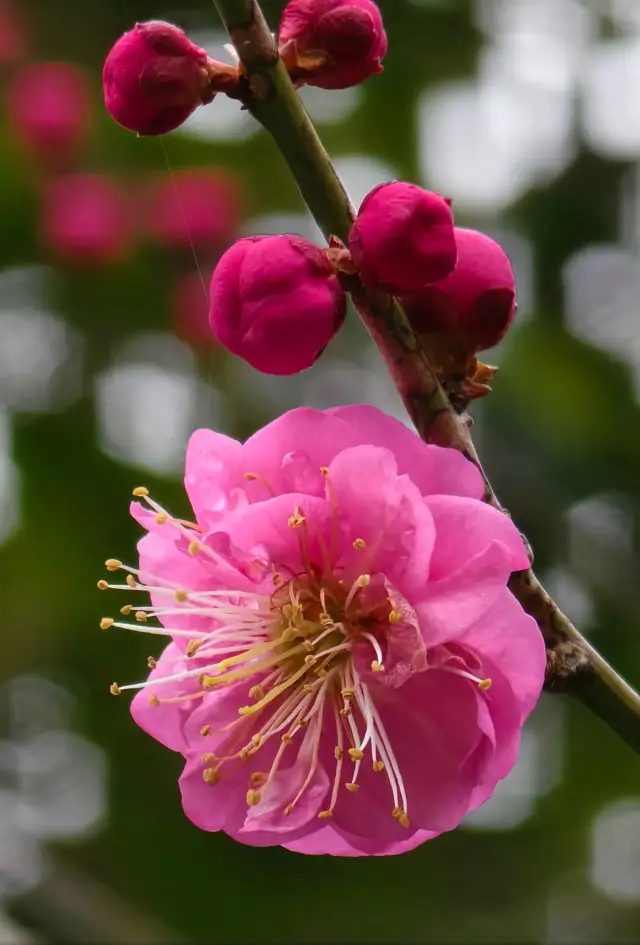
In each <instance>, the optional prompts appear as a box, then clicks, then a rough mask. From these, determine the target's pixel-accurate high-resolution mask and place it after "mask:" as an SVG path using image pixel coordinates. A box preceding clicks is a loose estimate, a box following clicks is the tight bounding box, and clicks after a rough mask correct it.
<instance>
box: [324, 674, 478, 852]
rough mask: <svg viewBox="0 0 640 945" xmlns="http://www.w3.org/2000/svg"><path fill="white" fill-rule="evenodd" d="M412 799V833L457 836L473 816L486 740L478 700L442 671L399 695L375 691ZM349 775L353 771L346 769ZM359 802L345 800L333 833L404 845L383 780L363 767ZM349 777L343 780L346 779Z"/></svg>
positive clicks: (415, 679) (421, 677) (355, 797)
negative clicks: (479, 752)
mask: <svg viewBox="0 0 640 945" xmlns="http://www.w3.org/2000/svg"><path fill="white" fill-rule="evenodd" d="M370 689H371V697H372V699H373V701H374V703H375V705H376V708H377V709H378V711H379V713H380V716H381V718H382V721H383V723H384V727H385V730H386V732H387V735H388V737H389V741H390V743H391V745H392V747H393V751H394V754H395V757H396V759H397V762H398V767H399V770H400V773H401V775H402V778H403V781H404V784H405V787H406V790H407V795H408V815H409V821H410V823H411V826H412V827H414V828H419V829H423V830H429V831H432V832H433V833H442V832H443V831H446V830H452V829H453V828H454V827H456V826H457V825H458V824H459V823H460V820H461V819H462V817H463V816H464V814H465V813H466V812H467V810H468V809H469V801H470V797H471V793H472V791H473V788H474V787H475V784H476V783H477V781H478V772H477V770H476V767H475V765H474V764H473V763H467V760H468V759H470V758H471V759H472V762H473V755H474V751H475V749H476V748H477V747H478V746H479V744H480V743H481V741H482V739H483V735H482V732H481V731H480V729H479V728H478V721H477V717H478V707H477V696H476V690H475V688H474V686H473V685H472V684H471V683H469V682H468V681H467V680H465V679H461V678H460V677H458V676H454V675H452V674H449V673H445V672H443V671H441V670H429V671H427V672H425V673H420V674H417V675H415V676H412V677H411V679H410V680H409V681H408V682H407V683H406V685H405V686H403V687H402V688H401V689H396V690H393V691H390V690H386V689H384V688H383V687H374V686H373V685H372V686H371V687H370ZM347 770H348V769H347ZM360 771H361V776H360V775H359V776H358V782H359V783H360V790H359V791H358V792H357V793H356V794H351V793H349V792H347V791H344V792H343V793H341V795H340V798H339V800H338V803H337V805H336V808H335V812H334V818H333V822H334V823H335V824H336V826H338V827H340V828H341V829H343V830H345V831H347V832H348V833H351V834H354V835H356V836H360V837H365V838H367V839H373V840H376V841H378V842H383V843H385V844H386V843H404V842H406V841H407V839H408V837H407V831H406V828H404V827H402V826H401V825H400V824H399V823H398V821H397V820H396V819H395V818H393V817H392V816H391V810H392V808H393V799H392V793H391V789H390V786H389V783H388V780H387V777H386V774H385V772H374V771H373V770H372V768H371V766H370V765H368V764H364V765H363V766H362V767H361V769H360ZM345 777H346V773H345Z"/></svg>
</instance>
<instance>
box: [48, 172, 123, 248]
mask: <svg viewBox="0 0 640 945" xmlns="http://www.w3.org/2000/svg"><path fill="white" fill-rule="evenodd" d="M41 236H42V240H43V242H44V243H45V245H46V246H47V247H48V248H49V249H50V250H51V251H52V252H53V253H54V254H55V255H57V256H60V257H61V258H63V259H66V260H68V261H69V262H75V263H78V264H80V265H82V264H85V265H103V264H109V263H113V262H117V261H119V260H121V259H123V258H124V257H125V256H126V255H127V254H128V253H129V251H130V249H131V243H132V237H133V221H132V218H131V212H130V208H129V204H128V203H127V200H126V198H125V196H124V194H123V193H122V192H121V191H120V189H119V187H118V186H117V184H116V183H115V182H114V181H112V180H111V179H110V178H109V177H107V176H106V175H104V174H66V175H64V176H62V177H57V178H53V179H52V180H50V181H48V182H47V184H46V186H45V190H44V195H43V206H42V217H41Z"/></svg>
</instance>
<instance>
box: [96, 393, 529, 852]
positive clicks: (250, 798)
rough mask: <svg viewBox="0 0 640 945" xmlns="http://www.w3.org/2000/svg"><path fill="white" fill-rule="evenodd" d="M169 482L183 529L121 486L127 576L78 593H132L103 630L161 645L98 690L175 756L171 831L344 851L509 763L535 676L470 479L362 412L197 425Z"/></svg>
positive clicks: (498, 550) (451, 805)
mask: <svg viewBox="0 0 640 945" xmlns="http://www.w3.org/2000/svg"><path fill="white" fill-rule="evenodd" d="M185 484H186V489H187V492H188V495H189V498H190V500H191V504H192V506H193V510H194V514H195V519H196V521H195V522H194V523H189V522H187V521H185V520H182V519H177V518H174V517H172V516H171V515H170V514H169V513H168V512H167V511H165V510H164V509H163V508H162V507H161V506H160V505H158V503H156V502H155V501H154V500H152V499H151V498H150V497H149V495H148V492H147V490H146V489H144V488H139V489H137V490H135V491H134V494H135V495H137V496H139V497H141V498H142V499H143V500H144V504H141V503H137V502H134V503H133V505H132V513H133V515H134V517H135V518H136V519H137V521H139V522H140V523H141V524H142V525H143V526H144V527H145V528H147V529H148V534H147V535H146V536H145V537H144V538H142V540H141V541H140V544H139V553H140V563H139V567H138V568H133V567H128V566H125V565H123V564H122V562H120V561H117V560H113V559H112V560H109V561H108V562H107V568H108V569H109V570H111V571H118V570H124V571H125V572H127V579H126V583H124V584H122V585H110V584H109V583H108V582H107V581H101V582H100V583H99V586H100V587H101V588H103V589H106V588H107V587H121V588H122V589H123V590H129V591H131V592H146V593H149V594H150V596H151V604H150V606H143V607H139V608H138V609H137V610H135V605H130V604H128V605H126V606H125V607H124V608H123V609H122V613H123V614H125V615H126V614H129V613H130V612H132V611H135V616H136V621H135V622H132V623H129V622H126V621H122V620H119V621H117V622H116V621H114V620H113V619H112V618H104V619H103V621H102V624H101V626H102V627H103V628H105V629H106V628H108V627H110V626H113V625H115V626H117V627H123V628H130V629H132V630H135V631H143V632H144V631H147V632H150V633H153V634H159V635H164V636H167V637H169V638H170V642H169V644H168V646H167V647H166V649H165V650H164V651H163V653H162V655H161V656H160V658H159V660H158V661H156V660H155V659H151V660H150V666H151V673H150V675H149V678H148V680H147V681H145V682H143V683H136V684H133V685H129V686H121V687H118V686H117V685H116V684H115V683H114V685H113V686H112V692H114V693H115V694H118V693H119V692H121V691H123V690H125V689H134V690H136V689H137V690H140V691H139V692H138V694H137V695H136V697H135V699H134V701H133V706H132V712H133V716H134V719H135V720H136V722H137V723H138V724H139V725H140V726H141V727H142V728H143V729H144V730H145V731H147V732H148V733H149V734H151V735H152V736H153V737H155V738H156V739H158V741H160V742H162V743H163V744H164V745H166V746H167V747H169V748H171V749H173V750H174V751H177V752H180V753H182V755H183V756H184V758H185V762H186V763H185V767H184V771H183V773H182V776H181V778H180V787H181V791H182V800H183V806H184V810H185V812H186V814H187V816H188V817H189V818H190V819H191V820H192V821H193V823H194V824H196V825H197V826H198V827H201V828H202V829H204V830H212V831H216V830H223V831H225V832H226V833H228V834H230V835H231V836H232V837H234V838H235V839H236V840H239V841H241V842H243V843H247V844H252V845H256V846H269V845H276V844H281V845H282V846H284V847H286V848H288V849H290V850H295V851H299V852H303V853H333V854H336V855H345V856H357V855H362V854H388V853H399V852H402V851H403V850H408V849H411V848H413V847H415V846H417V845H418V844H420V843H422V842H423V841H425V840H427V839H429V838H431V837H434V836H436V835H437V834H439V833H442V832H443V831H447V830H451V829H453V828H454V827H455V826H456V825H457V824H459V823H460V820H461V819H462V817H463V816H464V815H465V814H466V812H467V811H469V810H470V809H473V808H475V807H477V806H478V805H479V804H481V803H482V802H483V801H485V800H486V799H487V798H488V797H489V796H490V795H491V793H492V791H493V790H494V788H495V786H496V783H497V782H498V781H499V780H500V779H501V778H503V777H504V776H505V775H506V774H507V773H508V772H509V770H510V769H511V767H512V766H513V764H514V762H515V759H516V755H517V752H518V742H519V735H520V729H521V726H522V723H523V720H524V719H525V717H526V716H527V714H528V713H529V712H530V710H531V709H532V707H533V705H534V704H535V702H536V700H537V698H538V696H539V693H540V689H541V686H542V682H543V674H544V665H545V649H544V644H543V640H542V637H541V635H540V633H539V631H538V628H537V626H536V624H535V623H534V621H533V620H532V619H531V618H530V617H528V616H527V615H526V614H525V613H524V612H523V610H522V609H521V607H520V605H519V604H518V603H517V602H516V600H515V598H513V597H512V596H511V594H510V592H509V591H508V589H507V586H506V584H507V580H508V578H509V575H510V573H511V571H512V570H514V569H516V570H517V569H521V568H525V567H526V566H527V565H528V560H527V555H526V552H525V549H524V547H523V543H522V540H521V538H520V536H519V534H518V532H517V530H516V528H515V527H514V525H513V524H512V523H511V521H510V519H509V518H508V517H507V516H505V515H503V514H502V513H501V512H498V511H497V510H496V509H494V508H492V507H490V506H488V505H486V504H485V503H483V502H482V501H481V496H482V492H483V483H482V479H481V476H480V474H479V472H478V471H477V470H476V468H475V467H474V466H473V465H472V464H471V463H469V462H468V461H467V460H466V459H465V458H464V457H463V456H462V455H461V454H459V453H457V452H455V451H453V450H448V449H442V448H439V447H436V446H427V445H425V444H423V443H422V442H421V441H420V440H418V438H417V437H416V436H414V435H413V434H412V433H411V432H410V431H408V430H407V429H406V428H405V427H403V426H402V425H401V424H400V423H399V422H397V421H395V420H393V419H391V418H390V417H387V416H386V415H384V414H383V413H381V412H380V411H378V410H376V409H374V408H372V407H365V406H354V407H343V408H338V409H335V410H330V411H327V412H316V411H313V410H309V409H298V410H294V411H292V412H291V413H288V414H285V415H284V416H282V417H281V418H280V419H278V420H276V421H275V422H274V423H272V424H270V425H269V426H267V427H265V428H264V429H262V430H260V431H259V432H258V433H256V434H255V435H254V436H253V437H251V438H250V439H249V440H248V441H247V442H246V443H244V445H243V444H241V443H239V442H236V441H235V440H233V439H230V438H228V437H226V436H223V435H221V434H217V433H214V432H211V431H209V430H199V431H197V432H196V433H194V434H193V436H192V438H191V441H190V443H189V447H188V451H187V463H186V477H185ZM156 618H157V621H158V623H155V619H156ZM152 621H153V623H152Z"/></svg>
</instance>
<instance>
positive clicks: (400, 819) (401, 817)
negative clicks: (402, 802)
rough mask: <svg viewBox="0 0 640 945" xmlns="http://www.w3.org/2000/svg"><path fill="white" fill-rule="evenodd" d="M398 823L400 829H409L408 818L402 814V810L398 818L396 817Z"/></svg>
mask: <svg viewBox="0 0 640 945" xmlns="http://www.w3.org/2000/svg"><path fill="white" fill-rule="evenodd" d="M398 823H399V824H400V826H401V827H409V826H410V823H409V818H408V817H407V815H406V814H405V812H404V811H403V810H402V811H400V815H399V817H398Z"/></svg>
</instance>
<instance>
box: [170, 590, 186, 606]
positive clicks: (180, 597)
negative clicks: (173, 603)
mask: <svg viewBox="0 0 640 945" xmlns="http://www.w3.org/2000/svg"><path fill="white" fill-rule="evenodd" d="M173 596H174V597H175V599H176V600H177V601H178V603H179V604H184V603H186V602H187V601H188V600H189V595H188V594H187V592H186V591H183V590H177V591H176V592H175V593H174V595H173Z"/></svg>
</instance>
